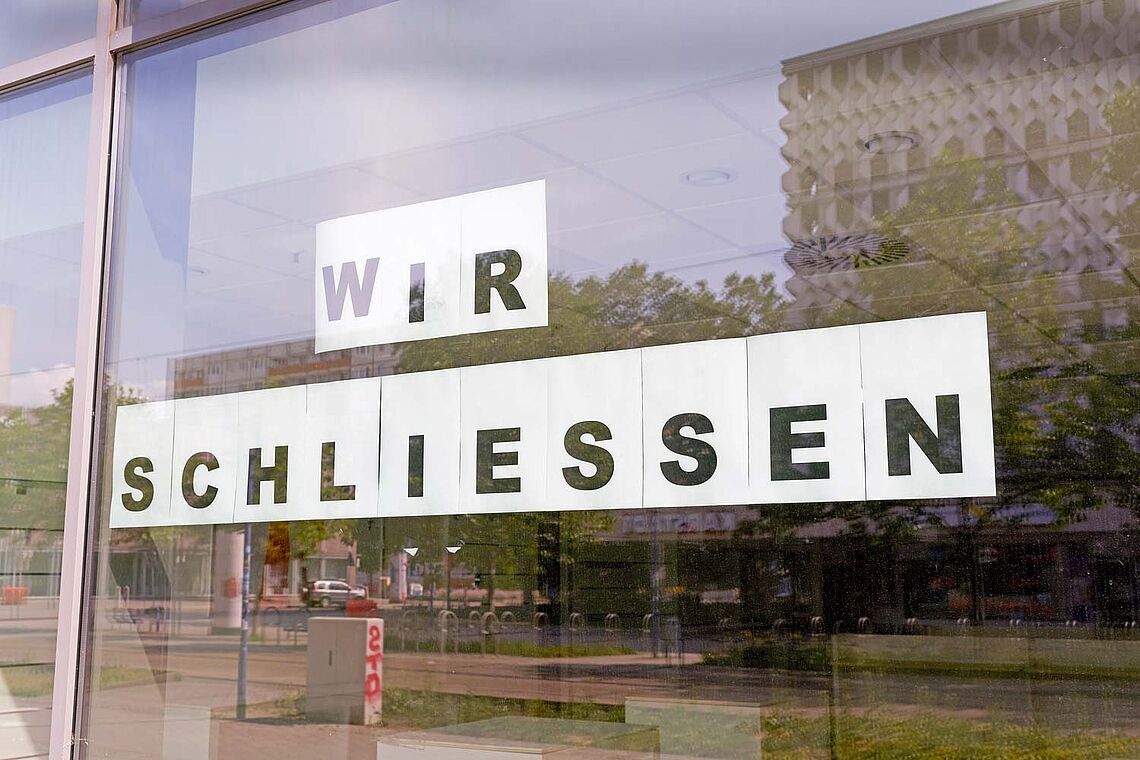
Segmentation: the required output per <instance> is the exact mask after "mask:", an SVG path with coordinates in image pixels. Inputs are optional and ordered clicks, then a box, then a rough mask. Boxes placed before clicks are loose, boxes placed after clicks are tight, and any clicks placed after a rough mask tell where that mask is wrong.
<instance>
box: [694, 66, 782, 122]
mask: <svg viewBox="0 0 1140 760" xmlns="http://www.w3.org/2000/svg"><path fill="white" fill-rule="evenodd" d="M782 81H784V76H783V74H781V73H779V72H774V73H771V74H761V75H760V76H756V77H752V78H751V79H745V80H742V81H739V82H732V83H730V84H725V85H720V86H719V87H713V88H711V89H709V90H706V91H705V94H706V95H707V96H708V97H709V98H710V99H712V100H713V101H714V102H716V103H718V104H719V105H720V106H721V107H722V108H724V109H725V111H727V112H728V113H730V114H732V116H733V117H734V118H737V119H739V120H740V121H742V122H744V123H745V124H747V125H748V127H749V129H771V128H773V127H779V125H780V119H782V118H783V117H784V115H785V114H786V113H787V110H786V109H785V108H784V106H783V105H782V104H781V103H780V92H779V91H780V82H782Z"/></svg>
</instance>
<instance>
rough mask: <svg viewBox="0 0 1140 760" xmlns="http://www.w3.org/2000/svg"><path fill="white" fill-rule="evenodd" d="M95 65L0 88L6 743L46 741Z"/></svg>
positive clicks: (2, 699)
mask: <svg viewBox="0 0 1140 760" xmlns="http://www.w3.org/2000/svg"><path fill="white" fill-rule="evenodd" d="M90 111H91V77H90V74H88V73H80V74H75V75H72V76H68V77H65V78H63V79H57V80H53V81H50V82H48V83H45V84H42V85H38V86H35V87H29V88H25V89H22V90H17V91H15V92H13V93H10V94H8V95H4V96H0V303H2V304H3V305H0V641H2V642H3V644H2V647H0V757H4V758H17V757H31V756H38V755H41V754H46V753H47V749H48V748H47V737H48V728H49V725H50V720H51V709H50V708H51V692H52V677H53V671H54V661H55V642H56V617H57V614H58V613H57V610H58V606H59V603H60V598H59V593H60V567H61V563H62V558H63V550H64V549H63V522H64V495H65V488H66V484H67V453H68V443H69V441H70V427H71V400H72V382H73V380H74V369H73V362H74V360H75V325H76V320H77V314H76V301H77V299H78V293H79V257H80V237H81V230H82V224H83V191H84V187H85V179H86V167H87V163H86V155H87V134H88V125H89V115H90Z"/></svg>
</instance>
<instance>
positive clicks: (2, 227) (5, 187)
mask: <svg viewBox="0 0 1140 760" xmlns="http://www.w3.org/2000/svg"><path fill="white" fill-rule="evenodd" d="M90 90H91V81H90V79H89V78H88V77H85V76H84V77H73V78H71V79H69V80H67V81H65V82H63V83H60V84H56V85H53V86H51V87H42V88H36V89H35V90H32V91H28V92H25V93H23V94H21V95H19V96H15V95H13V96H9V97H8V98H0V305H2V306H3V307H4V309H5V312H7V313H10V314H11V320H12V323H13V324H12V325H11V329H10V330H8V329H6V330H3V331H0V385H3V386H5V387H4V391H3V392H4V393H6V394H8V398H6V399H0V403H16V404H21V405H30V404H38V403H46V402H47V401H50V400H51V396H50V390H51V389H52V388H59V387H60V386H62V384H63V381H65V380H66V379H67V378H68V377H70V375H71V370H70V369H69V368H70V366H71V365H72V364H73V362H74V361H75V328H76V319H77V311H76V299H77V298H78V294H79V258H80V243H81V234H82V221H83V192H84V185H85V178H86V170H87V143H88V123H89V116H90V109H91V98H90Z"/></svg>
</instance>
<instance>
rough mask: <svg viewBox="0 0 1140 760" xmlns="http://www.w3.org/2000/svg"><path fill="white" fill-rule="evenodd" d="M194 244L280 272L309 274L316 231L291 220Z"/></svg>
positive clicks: (310, 275)
mask: <svg viewBox="0 0 1140 760" xmlns="http://www.w3.org/2000/svg"><path fill="white" fill-rule="evenodd" d="M197 248H198V249H199V250H203V251H206V252H207V253H212V254H214V255H217V256H222V257H224V258H227V259H234V260H237V261H241V262H243V263H245V264H248V265H250V266H255V267H261V268H263V269H269V270H271V271H274V272H277V273H279V274H284V275H290V276H300V277H307V278H311V277H312V276H313V267H314V266H315V265H314V262H313V252H314V249H315V248H316V232H315V230H314V229H313V227H310V226H305V225H302V224H297V223H293V222H290V223H287V224H278V225H276V226H274V227H269V228H266V229H261V230H256V231H253V232H248V233H245V234H241V235H238V234H234V235H227V236H225V237H220V238H214V239H213V240H208V241H204V242H202V243H200V244H199V245H198V246H197Z"/></svg>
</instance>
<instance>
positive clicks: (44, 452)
mask: <svg viewBox="0 0 1140 760" xmlns="http://www.w3.org/2000/svg"><path fill="white" fill-rule="evenodd" d="M74 393H75V388H74V383H73V381H71V380H68V381H67V382H66V383H65V384H64V386H63V387H62V388H60V389H59V390H55V391H52V401H51V403H49V404H46V405H44V406H40V407H34V408H30V409H24V408H19V407H14V408H9V409H6V410H4V411H3V412H0V476H2V481H0V530H3V529H11V528H27V529H33V530H56V531H58V530H62V529H63V514H64V498H65V493H66V485H67V453H68V445H69V442H70V431H71V403H72V399H73V398H74ZM106 393H107V395H108V397H109V398H110V399H111V401H112V403H115V404H132V403H138V402H139V401H140V400H141V397H140V396H139V395H138V394H137V393H135V392H134V391H131V390H129V389H125V388H117V387H115V386H112V385H110V384H108V386H107V390H106Z"/></svg>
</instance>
